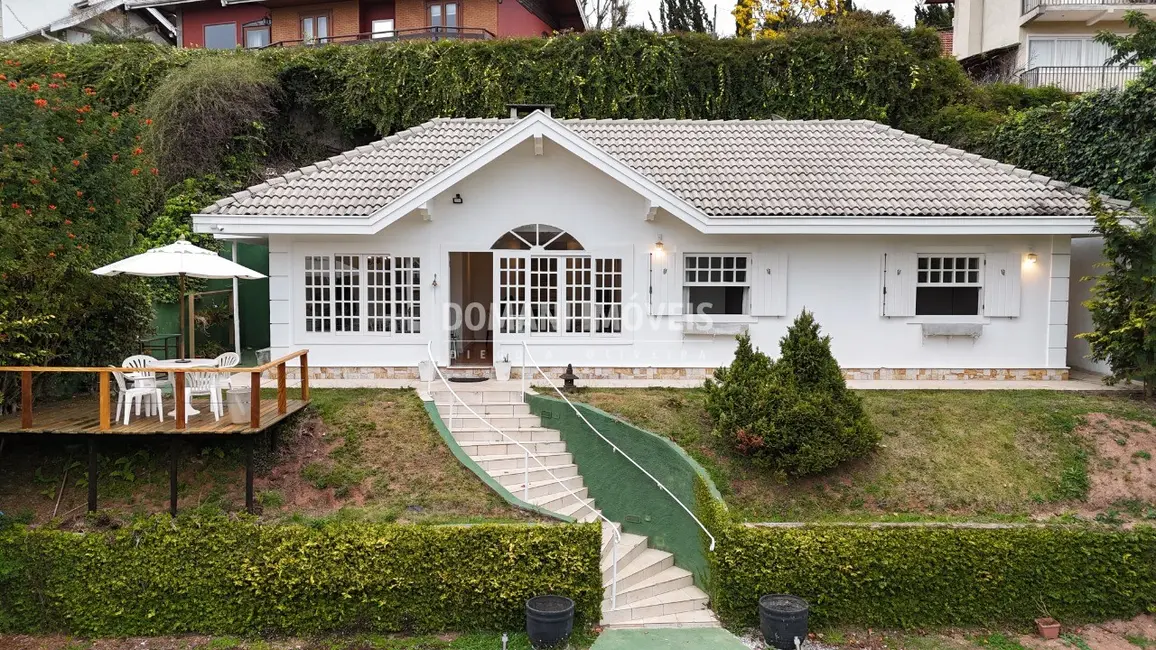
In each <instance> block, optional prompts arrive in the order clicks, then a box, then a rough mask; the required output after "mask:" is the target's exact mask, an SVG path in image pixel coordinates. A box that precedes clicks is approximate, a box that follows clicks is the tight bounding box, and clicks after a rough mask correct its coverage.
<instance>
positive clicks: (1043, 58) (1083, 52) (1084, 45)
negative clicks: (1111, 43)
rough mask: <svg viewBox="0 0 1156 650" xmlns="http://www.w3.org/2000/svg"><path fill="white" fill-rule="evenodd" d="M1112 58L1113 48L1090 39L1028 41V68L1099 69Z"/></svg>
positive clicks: (1033, 39)
mask: <svg viewBox="0 0 1156 650" xmlns="http://www.w3.org/2000/svg"><path fill="white" fill-rule="evenodd" d="M1111 56H1112V48H1110V47H1108V46H1107V45H1104V44H1103V43H1097V42H1096V41H1094V40H1093V39H1092V38H1091V37H1088V38H1079V37H1076V38H1030V39H1028V68H1029V69H1031V68H1050V67H1099V66H1102V65H1104V64H1105V63H1106V62H1107V61H1108V59H1109V58H1111Z"/></svg>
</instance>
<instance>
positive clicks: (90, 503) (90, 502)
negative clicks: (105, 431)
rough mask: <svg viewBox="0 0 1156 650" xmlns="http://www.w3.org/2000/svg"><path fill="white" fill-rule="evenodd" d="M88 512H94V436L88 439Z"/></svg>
mask: <svg viewBox="0 0 1156 650" xmlns="http://www.w3.org/2000/svg"><path fill="white" fill-rule="evenodd" d="M88 511H89V512H96V436H89V437H88Z"/></svg>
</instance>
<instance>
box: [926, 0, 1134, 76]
mask: <svg viewBox="0 0 1156 650" xmlns="http://www.w3.org/2000/svg"><path fill="white" fill-rule="evenodd" d="M927 1H928V2H930V3H943V2H947V1H949V0H927ZM1126 11H1142V12H1144V13H1147V14H1150V15H1152V16H1156V0H955V39H954V53H955V56H956V57H957V58H958V59H960V61H961V62H962V63H963V64H964V67H965V68H968V69H969V71H971V72H972V73H973V76H977V77H979V78H986V79H992V80H996V79H999V80H1008V81H1011V80H1018V81H1019V82H1021V83H1023V84H1024V85H1027V86H1033V87H1034V86H1046V85H1054V86H1059V87H1060V88H1063V89H1064V90H1068V91H1070V92H1087V91H1091V90H1099V89H1101V88H1118V87H1120V86H1122V85H1123V84H1124V83H1125V82H1126V81H1128V80H1130V79H1134V78H1135V77H1136V76H1137V75H1138V74H1139V72H1140V69H1139V67H1126V68H1120V67H1119V66H1106V65H1105V62H1106V61H1107V59H1108V58H1109V56H1111V51H1110V50H1109V48H1107V47H1106V46H1104V45H1101V44H1099V43H1096V42H1095V41H1094V38H1095V35H1096V33H1098V32H1100V31H1104V30H1107V31H1112V32H1116V33H1120V34H1124V33H1128V31H1129V30H1128V28H1127V26H1126V25H1125V24H1124V22H1123V16H1124V12H1126Z"/></svg>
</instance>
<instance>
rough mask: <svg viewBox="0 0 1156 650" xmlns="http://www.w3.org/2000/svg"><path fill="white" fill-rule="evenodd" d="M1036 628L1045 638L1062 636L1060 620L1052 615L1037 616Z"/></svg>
mask: <svg viewBox="0 0 1156 650" xmlns="http://www.w3.org/2000/svg"><path fill="white" fill-rule="evenodd" d="M1036 630H1037V631H1038V632H1039V633H1040V636H1042V637H1044V638H1045V639H1058V638H1059V637H1060V622H1059V621H1057V620H1056V619H1054V618H1051V617H1048V618H1037V619H1036Z"/></svg>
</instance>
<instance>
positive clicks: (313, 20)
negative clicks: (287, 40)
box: [301, 13, 330, 43]
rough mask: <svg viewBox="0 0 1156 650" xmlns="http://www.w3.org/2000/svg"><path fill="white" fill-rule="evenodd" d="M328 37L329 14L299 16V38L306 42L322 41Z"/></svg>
mask: <svg viewBox="0 0 1156 650" xmlns="http://www.w3.org/2000/svg"><path fill="white" fill-rule="evenodd" d="M329 37H330V33H329V14H327V13H325V14H316V15H311V16H306V15H302V16H301V39H302V40H304V41H305V42H306V43H317V42H324V41H325V39H327V38H329Z"/></svg>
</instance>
